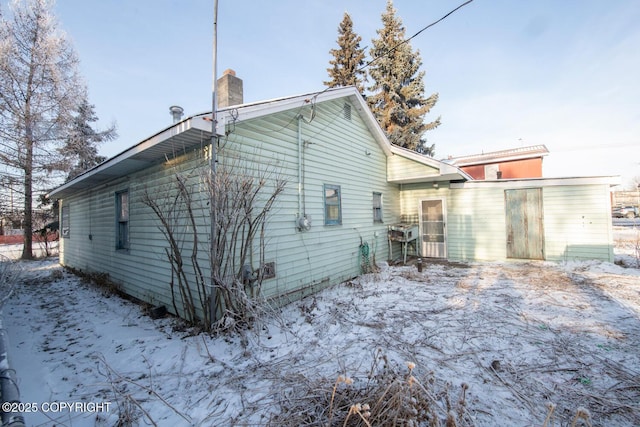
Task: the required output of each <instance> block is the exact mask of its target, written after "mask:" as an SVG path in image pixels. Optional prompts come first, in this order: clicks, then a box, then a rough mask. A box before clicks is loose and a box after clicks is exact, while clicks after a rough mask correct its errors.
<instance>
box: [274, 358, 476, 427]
mask: <svg viewBox="0 0 640 427" xmlns="http://www.w3.org/2000/svg"><path fill="white" fill-rule="evenodd" d="M405 365H406V366H404V367H400V366H398V365H397V364H394V363H392V362H390V361H389V360H388V358H387V357H386V356H385V355H384V354H382V353H381V352H380V351H378V352H377V354H376V355H375V357H374V360H373V363H372V365H371V368H370V370H369V372H368V373H367V374H366V376H365V377H361V378H358V377H354V378H355V379H353V378H351V377H349V376H347V375H340V376H338V378H337V379H336V380H335V381H334V382H333V384H331V382H330V380H328V379H323V380H319V381H317V382H309V381H308V382H301V381H298V384H299V386H298V387H293V391H292V390H291V389H288V390H287V392H288V393H287V394H288V396H296V397H295V399H294V398H291V397H287V398H286V400H285V399H284V398H283V399H282V403H281V412H280V413H279V414H277V415H273V416H272V417H271V419H270V421H269V425H272V426H299V425H308V426H329V427H333V426H351V427H356V426H386V425H390V426H391V425H398V426H415V427H417V426H457V427H462V426H471V425H473V420H472V418H471V417H470V415H469V414H468V412H467V408H466V390H467V388H468V386H467V385H466V384H462V385H461V387H460V391H459V395H458V397H457V399H453V400H452V398H451V391H450V389H449V385H448V384H446V385H444V386H438V384H436V381H435V379H434V378H433V374H432V373H427V374H425V375H422V376H419V375H418V374H417V372H416V369H415V368H416V366H415V364H414V363H412V362H406V363H405Z"/></svg>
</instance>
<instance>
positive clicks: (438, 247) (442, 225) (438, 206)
mask: <svg viewBox="0 0 640 427" xmlns="http://www.w3.org/2000/svg"><path fill="white" fill-rule="evenodd" d="M418 213H419V215H420V224H419V225H420V255H421V256H423V257H426V258H446V257H447V233H446V231H447V228H446V222H445V218H446V205H445V201H444V199H428V200H421V201H420V204H419V212H418Z"/></svg>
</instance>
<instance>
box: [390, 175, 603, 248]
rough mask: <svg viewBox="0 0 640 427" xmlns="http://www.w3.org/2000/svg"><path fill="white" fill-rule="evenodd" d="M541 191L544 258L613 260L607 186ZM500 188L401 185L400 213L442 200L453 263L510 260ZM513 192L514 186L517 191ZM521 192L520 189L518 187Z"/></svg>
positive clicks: (412, 212) (544, 187) (547, 187)
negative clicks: (424, 200) (428, 200)
mask: <svg viewBox="0 0 640 427" xmlns="http://www.w3.org/2000/svg"><path fill="white" fill-rule="evenodd" d="M532 187H542V197H543V201H542V206H543V225H544V246H545V251H544V253H545V259H546V260H550V261H567V260H588V259H600V260H604V261H613V232H612V225H611V213H610V212H611V209H610V202H609V200H610V199H609V186H608V185H607V184H597V185H590V184H579V185H556V184H554V185H545V184H540V183H536V184H535V185H532ZM507 188H509V187H508V184H504V185H502V186H491V185H487V186H482V185H478V186H474V187H470V188H446V187H443V185H440V188H439V189H437V190H436V189H434V188H433V187H432V183H425V184H411V185H403V186H402V188H401V195H400V198H401V214H402V215H403V216H406V217H412V216H415V215H417V213H418V202H419V200H421V199H428V198H444V199H445V200H446V206H447V256H448V258H449V259H450V260H478V261H482V260H485V261H497V260H504V259H506V258H507V253H506V216H505V196H504V191H505V189H507ZM514 188H515V187H514ZM518 188H519V187H518Z"/></svg>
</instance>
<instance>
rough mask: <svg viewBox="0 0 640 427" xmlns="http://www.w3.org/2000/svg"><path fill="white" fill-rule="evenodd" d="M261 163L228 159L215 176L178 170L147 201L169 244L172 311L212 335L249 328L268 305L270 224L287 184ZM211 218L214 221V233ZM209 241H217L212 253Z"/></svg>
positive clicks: (168, 257) (211, 245)
mask: <svg viewBox="0 0 640 427" xmlns="http://www.w3.org/2000/svg"><path fill="white" fill-rule="evenodd" d="M255 157H256V158H255V159H247V158H239V157H233V156H227V159H226V160H225V161H224V162H221V163H220V166H218V167H217V168H216V171H215V173H213V172H212V171H211V170H205V171H204V172H203V173H201V174H199V175H195V174H193V175H190V174H188V173H186V172H181V171H177V170H176V171H175V174H174V178H175V180H174V181H173V183H172V184H170V185H168V186H165V188H164V189H163V190H162V191H159V192H158V191H155V192H153V193H152V192H150V191H149V190H146V191H145V194H144V197H143V201H144V203H145V204H146V205H147V206H149V207H150V208H151V209H152V210H153V213H154V214H155V216H156V218H157V219H158V220H159V225H158V228H159V229H160V231H161V232H162V234H163V236H164V238H165V240H166V241H167V243H168V247H167V248H166V249H165V254H166V257H167V259H168V260H169V263H170V265H171V280H170V287H171V295H172V304H173V309H174V311H175V313H178V314H180V313H182V315H183V316H184V317H186V320H188V321H189V322H192V323H193V324H199V325H200V326H201V327H202V328H203V329H204V330H207V331H209V330H211V328H212V327H213V328H215V329H216V330H218V331H227V330H239V329H242V328H244V327H246V326H248V325H250V324H251V323H252V322H253V319H254V318H255V315H256V313H257V312H260V311H261V309H262V308H265V307H266V306H267V305H266V304H265V303H266V301H264V299H262V298H261V292H260V290H261V284H262V281H263V279H264V274H265V269H264V265H265V258H264V257H265V247H266V240H265V225H266V222H267V215H268V213H269V212H270V211H271V209H272V208H273V205H274V203H275V201H276V199H277V198H278V196H279V195H280V194H281V193H282V192H283V191H284V188H285V185H286V181H285V180H284V179H282V178H280V177H279V176H277V174H276V173H275V172H274V171H273V170H272V168H271V167H268V166H266V167H264V166H263V167H259V168H256V167H255V165H256V164H261V162H260V160H259V159H258V157H259V156H257V155H256V156H255ZM252 160H256V161H252ZM203 169H204V168H203ZM205 218H206V219H208V218H215V223H214V227H211V223H210V221H208V220H204V219H205ZM202 236H207V237H208V239H209V240H211V238H213V240H212V241H209V242H208V243H209V247H208V250H206V251H202V249H203V246H204V243H205V242H203V241H202ZM202 252H204V254H202ZM256 258H257V261H258V266H257V267H254V265H253V261H254V259H256ZM207 263H208V265H206V264H207ZM205 265H206V266H205ZM207 267H208V271H207ZM181 308H182V310H181Z"/></svg>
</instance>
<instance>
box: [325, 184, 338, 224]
mask: <svg viewBox="0 0 640 427" xmlns="http://www.w3.org/2000/svg"><path fill="white" fill-rule="evenodd" d="M324 224H325V225H340V224H342V200H341V196H340V186H339V185H331V184H325V185H324Z"/></svg>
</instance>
